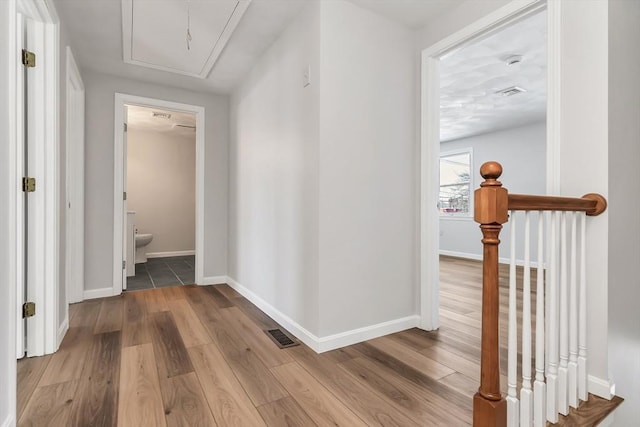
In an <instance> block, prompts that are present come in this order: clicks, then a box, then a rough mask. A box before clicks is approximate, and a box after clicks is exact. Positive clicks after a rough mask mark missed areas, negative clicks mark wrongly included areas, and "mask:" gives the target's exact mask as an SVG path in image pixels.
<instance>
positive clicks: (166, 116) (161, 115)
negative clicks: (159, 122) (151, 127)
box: [153, 111, 171, 119]
mask: <svg viewBox="0 0 640 427" xmlns="http://www.w3.org/2000/svg"><path fill="white" fill-rule="evenodd" d="M153 117H155V118H158V119H170V118H171V114H169V113H162V112H160V111H154V112H153Z"/></svg>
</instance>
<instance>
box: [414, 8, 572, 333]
mask: <svg viewBox="0 0 640 427" xmlns="http://www.w3.org/2000/svg"><path fill="white" fill-rule="evenodd" d="M545 11H546V17H544V18H542V20H543V21H544V23H545V24H546V26H547V28H546V29H545V30H544V31H543V34H544V35H545V36H546V38H547V42H546V44H545V42H544V41H541V42H540V43H541V44H542V45H543V46H544V47H545V48H546V47H547V46H548V47H549V48H548V51H547V52H545V53H544V58H545V59H546V60H547V64H546V65H547V68H546V72H543V74H544V78H545V82H543V83H542V85H543V87H544V88H545V89H546V87H547V85H546V80H547V79H549V81H553V76H554V74H555V73H556V72H557V61H555V60H554V58H556V57H557V56H556V53H557V49H558V47H557V40H556V39H555V37H557V36H556V34H557V31H556V30H557V28H556V27H557V25H558V22H557V19H556V17H557V16H558V10H557V7H556V5H552V4H547V3H546V2H544V1H537V0H530V1H527V2H522V3H519V4H508V5H506V6H504V7H502V8H500V9H498V10H497V11H495V12H494V13H492V14H490V15H488V16H487V17H485V18H483V19H481V20H479V21H477V22H475V23H473V24H471V25H470V26H468V27H466V28H464V29H463V30H461V31H459V32H458V33H455V34H453V35H452V36H450V37H448V38H447V39H445V40H443V41H441V42H439V43H437V44H435V45H433V46H431V47H430V48H428V49H426V50H424V51H423V54H422V91H423V92H422V112H423V113H422V139H421V141H422V142H421V152H422V155H421V156H422V158H421V230H422V232H421V251H420V253H421V260H420V266H421V275H420V277H421V285H420V290H421V298H420V311H421V327H422V328H423V329H425V330H433V329H437V328H439V327H440V314H439V307H440V297H441V295H440V272H439V265H440V254H441V253H442V249H443V248H441V247H440V242H441V239H442V238H443V237H444V236H443V234H447V233H449V234H452V233H454V232H453V231H451V230H456V229H458V231H459V229H461V228H465V227H466V228H468V229H469V230H466V231H462V232H460V233H458V234H461V235H462V236H463V239H464V241H463V242H459V243H461V244H462V245H463V246H460V247H461V248H462V249H459V250H458V251H456V250H453V249H449V253H447V249H446V248H445V249H444V253H445V254H447V255H459V254H460V253H472V252H474V251H475V246H477V247H480V238H481V236H480V235H479V234H478V232H477V226H476V224H475V223H474V221H473V191H474V190H475V188H477V187H478V185H479V179H480V178H479V177H476V175H478V170H479V164H482V163H483V162H485V161H488V160H497V161H500V160H501V159H500V158H496V157H495V156H493V157H494V158H485V157H486V155H487V154H484V153H483V152H482V150H483V149H479V148H478V147H481V146H477V147H476V145H475V144H472V143H471V142H470V141H469V140H467V141H464V138H465V137H467V138H469V137H470V136H471V135H469V134H467V135H464V132H466V131H467V130H468V129H469V128H471V127H472V125H474V124H481V123H480V122H481V120H479V118H478V117H481V116H482V113H483V111H482V110H483V108H484V107H485V105H481V106H479V107H478V106H475V107H474V106H473V105H472V104H473V101H474V98H473V97H468V98H465V99H461V98H460V99H455V96H453V97H451V98H450V99H448V100H446V102H444V104H445V107H447V105H446V104H447V103H449V105H448V107H449V108H450V111H455V109H456V108H458V109H460V110H463V109H466V110H468V111H459V112H458V113H459V114H458V116H457V117H456V116H455V114H453V115H451V114H449V112H447V111H441V103H442V102H443V99H441V94H447V90H448V91H449V92H455V90H457V89H460V88H461V87H463V86H465V87H466V88H468V89H469V90H473V89H478V88H480V89H483V92H484V93H483V94H482V95H481V96H479V98H482V96H489V97H492V96H494V95H495V96H496V98H495V99H494V101H495V105H498V106H499V105H501V103H502V102H503V99H502V96H503V95H502V94H500V93H498V92H500V90H505V91H506V92H511V91H508V90H507V89H513V88H512V87H511V86H517V84H513V85H507V86H505V87H502V86H501V85H502V83H501V82H500V81H498V80H496V81H491V82H485V83H487V84H486V85H485V84H482V83H478V82H476V83H475V84H473V83H474V82H467V83H470V84H465V85H458V86H456V85H454V86H453V88H454V90H452V89H451V88H446V85H447V84H451V81H447V80H445V79H447V78H450V77H451V76H446V75H443V71H446V67H443V64H444V61H446V60H447V59H452V60H454V59H455V58H456V54H459V53H462V56H464V51H465V49H467V48H468V47H469V46H471V45H472V44H474V43H483V42H484V43H485V44H487V43H489V44H490V42H491V39H492V38H495V37H498V35H499V33H500V32H502V31H507V30H508V29H509V28H510V27H513V26H514V25H518V23H521V22H526V21H527V20H528V19H532V17H534V16H536V15H540V13H541V12H542V13H544V12H545ZM538 19H540V18H538ZM498 45H499V44H498ZM495 54H496V52H492V51H491V49H489V50H488V51H487V48H486V46H485V48H484V52H482V53H480V54H478V55H477V57H476V58H474V60H475V61H477V64H476V66H478V67H479V70H476V71H478V72H477V73H476V75H477V74H482V72H484V71H485V70H484V69H483V68H482V67H483V65H484V66H486V67H487V68H491V67H492V65H490V64H480V62H483V61H487V59H488V58H491V57H493V56H496V55H495ZM518 56H519V54H518V53H516V52H513V53H511V52H510V53H509V54H507V53H500V54H497V59H498V60H499V61H500V62H499V63H496V64H494V65H493V66H495V67H498V68H499V67H509V66H510V65H508V63H509V62H511V61H514V63H513V64H512V65H515V66H516V67H518V66H519V65H518V64H520V63H522V61H523V58H517V57H518ZM520 56H522V55H520ZM454 62H455V61H454ZM457 67H458V66H457V65H456V64H454V65H453V67H452V69H454V70H455V69H456V68H457ZM485 86H486V87H485ZM493 86H495V90H493V89H494V88H493ZM487 92H492V93H487ZM514 92H516V93H517V88H516V90H515V91H514ZM544 95H546V98H545V99H544V100H543V101H542V103H543V105H544V106H545V107H546V127H545V126H544V124H545V118H543V117H539V118H538V119H536V120H538V121H539V122H541V123H543V125H542V128H541V130H539V132H538V135H540V134H541V135H542V136H543V137H546V147H545V148H543V149H542V152H541V153H539V154H540V156H541V158H542V159H543V160H544V163H545V165H549V164H552V165H553V164H556V162H555V158H556V156H557V153H556V148H557V145H558V128H557V125H556V124H557V122H558V116H557V113H558V111H557V109H554V108H552V107H553V106H554V102H555V100H556V99H557V97H558V96H559V91H557V90H556V88H555V86H553V85H549V90H548V92H547V93H546V94H544ZM498 96H499V97H498ZM505 98H506V95H505ZM520 99H522V98H520ZM456 104H457V105H456ZM491 109H492V110H495V108H491ZM472 110H473V111H472ZM441 118H442V119H445V122H444V123H445V126H443V128H445V127H446V129H444V130H445V132H444V134H447V133H448V134H447V135H443V133H442V130H443V129H441V124H442V123H441ZM446 119H449V122H446ZM536 120H530V121H529V122H527V121H526V120H525V121H521V122H520V123H519V124H521V125H527V124H529V123H530V122H531V121H536ZM515 121H516V120H514V121H513V122H515ZM492 130H493V131H498V130H505V129H504V126H503V127H502V129H499V126H498V127H495V128H494V129H490V128H484V129H482V126H479V131H478V135H481V134H484V135H486V134H488V133H489V132H491V131H492ZM443 136H444V138H443ZM443 140H450V141H453V142H454V143H453V144H449V146H448V147H446V148H442V149H441V142H442V141H443ZM488 155H489V157H492V153H489V154H488ZM442 161H444V162H445V163H446V164H448V165H449V166H451V165H455V166H454V167H453V168H451V167H450V168H449V169H452V170H451V171H449V173H448V175H449V177H448V178H446V177H445V179H444V180H443V184H444V185H445V186H446V187H447V188H448V189H449V190H451V191H453V192H451V191H449V193H448V195H445V196H446V197H444V196H442V193H443V192H442V191H441V190H443V188H442V187H441V175H440V166H441V164H442V163H441V162H442ZM460 163H467V166H466V168H465V167H463V168H462V169H465V170H464V171H462V169H460V166H461V165H460ZM476 165H477V167H476ZM454 169H455V170H454ZM457 169H460V170H457ZM456 170H457V172H456ZM518 173H519V172H515V173H514V171H513V170H512V174H513V175H517V174H518ZM541 173H542V176H543V177H546V178H547V179H546V185H545V184H543V191H542V192H543V193H544V192H546V191H545V190H548V189H549V188H553V185H554V184H555V181H554V179H555V175H554V174H553V173H551V172H550V171H549V170H548V168H547V171H546V173H545V172H544V171H543V172H541V171H537V174H536V176H540V174H541ZM542 179H543V181H544V178H542ZM447 180H448V181H447ZM525 191H527V192H529V190H525ZM535 192H536V193H540V191H535ZM445 193H446V191H445ZM441 196H442V197H444V198H442V199H441ZM434 208H435V209H434ZM443 218H444V221H446V223H447V224H446V225H447V226H446V227H445V226H444V225H443V226H441V225H442V222H443ZM447 237H453V236H447ZM464 245H467V246H464ZM457 252H458V253H457ZM481 254H482V253H481V252H480V251H478V254H477V258H476V259H478V258H480V259H481V256H482V255H481Z"/></svg>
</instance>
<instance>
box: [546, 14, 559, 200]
mask: <svg viewBox="0 0 640 427" xmlns="http://www.w3.org/2000/svg"><path fill="white" fill-rule="evenodd" d="M561 11H562V2H560V1H547V166H546V167H547V194H562V193H561V189H560V187H561V179H560V160H561V152H562V150H561V148H562V143H561V138H562V133H561V129H560V123H561V121H562V115H561V112H562V108H561V107H562V105H561V103H560V101H561V99H562V91H561V85H562V80H561V79H560V78H559V76H560V71H561V68H562V39H561V37H560V34H561V31H560V27H561ZM549 76H558V78H549Z"/></svg>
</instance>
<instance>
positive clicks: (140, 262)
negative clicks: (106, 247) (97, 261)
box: [124, 105, 196, 291]
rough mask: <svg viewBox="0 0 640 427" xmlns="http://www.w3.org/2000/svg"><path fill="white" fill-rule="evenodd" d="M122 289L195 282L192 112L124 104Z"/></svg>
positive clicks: (194, 163)
mask: <svg viewBox="0 0 640 427" xmlns="http://www.w3.org/2000/svg"><path fill="white" fill-rule="evenodd" d="M126 114H127V128H126V144H125V147H126V148H125V156H124V157H125V161H126V177H125V189H126V196H125V197H126V202H125V203H126V212H127V215H126V217H127V220H126V227H125V245H126V273H127V274H126V276H127V280H126V290H129V291H131V290H141V289H152V288H159V287H166V286H182V285H188V284H193V283H195V273H194V271H195V268H194V267H195V240H196V239H195V233H196V232H195V218H196V214H195V209H196V191H195V187H196V117H195V114H191V113H183V112H178V111H169V110H164V109H159V108H149V107H143V106H136V105H128V106H127V109H126Z"/></svg>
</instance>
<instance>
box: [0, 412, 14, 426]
mask: <svg viewBox="0 0 640 427" xmlns="http://www.w3.org/2000/svg"><path fill="white" fill-rule="evenodd" d="M15 425H16V422H15V420H14V419H13V414H9V416H8V417H7V418H5V419H4V421H3V422H2V427H13V426H15Z"/></svg>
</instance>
